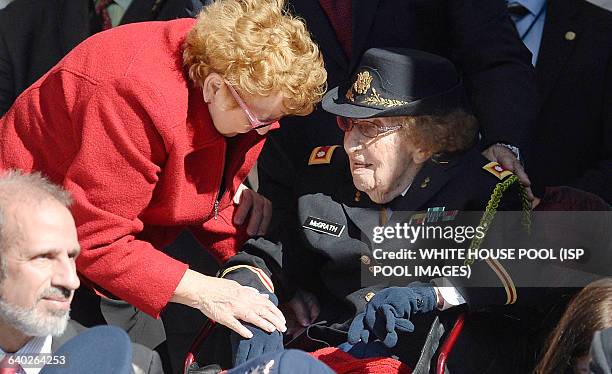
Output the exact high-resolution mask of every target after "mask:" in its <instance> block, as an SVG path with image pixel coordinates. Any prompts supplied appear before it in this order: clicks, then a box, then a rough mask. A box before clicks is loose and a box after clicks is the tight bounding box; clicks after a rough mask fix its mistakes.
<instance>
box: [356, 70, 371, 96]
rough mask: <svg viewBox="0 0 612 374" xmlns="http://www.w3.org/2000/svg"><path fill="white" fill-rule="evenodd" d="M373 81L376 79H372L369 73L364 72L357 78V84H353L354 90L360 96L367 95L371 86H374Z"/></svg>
mask: <svg viewBox="0 0 612 374" xmlns="http://www.w3.org/2000/svg"><path fill="white" fill-rule="evenodd" d="M372 79H374V78H372V76H371V75H370V73H369V72H367V71H362V72H361V73H359V74H357V77H356V78H355V83H353V89H354V90H355V92H357V93H358V94H360V95H365V93H366V92H368V89H369V88H370V84H372Z"/></svg>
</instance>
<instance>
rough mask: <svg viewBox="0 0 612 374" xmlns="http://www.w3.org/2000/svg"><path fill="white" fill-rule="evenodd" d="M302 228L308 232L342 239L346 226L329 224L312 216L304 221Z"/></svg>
mask: <svg viewBox="0 0 612 374" xmlns="http://www.w3.org/2000/svg"><path fill="white" fill-rule="evenodd" d="M302 227H303V228H305V229H308V230H312V231H316V232H320V233H322V234H327V235H331V236H335V237H340V235H341V234H342V231H344V225H340V224H338V223H333V222H329V221H326V220H324V219H321V218H316V217H311V216H309V217H308V218H306V221H304V224H303V225H302Z"/></svg>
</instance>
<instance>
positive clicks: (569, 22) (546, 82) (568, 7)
mask: <svg viewBox="0 0 612 374" xmlns="http://www.w3.org/2000/svg"><path fill="white" fill-rule="evenodd" d="M584 21H585V20H582V19H581V17H580V12H579V8H578V6H577V2H575V1H571V0H550V1H548V4H547V9H546V23H545V25H544V31H543V33H542V43H541V47H540V53H539V57H538V61H537V63H536V75H537V80H538V87H539V91H540V101H541V104H542V103H544V102H545V100H546V99H547V97H548V95H549V94H550V92H551V90H552V88H553V87H554V84H555V82H556V80H557V77H558V76H559V73H560V72H561V70H562V69H563V67H564V66H565V63H566V61H567V59H568V57H569V56H570V54H571V53H572V50H573V49H574V46H575V45H576V40H567V38H566V34H567V33H568V32H573V33H574V34H575V35H577V38H580V32H581V31H582V29H583V27H584Z"/></svg>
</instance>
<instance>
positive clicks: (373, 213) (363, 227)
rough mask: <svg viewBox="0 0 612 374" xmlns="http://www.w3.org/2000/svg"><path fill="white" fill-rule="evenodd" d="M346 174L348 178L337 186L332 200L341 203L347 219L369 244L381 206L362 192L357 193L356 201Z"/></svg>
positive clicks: (351, 182)
mask: <svg viewBox="0 0 612 374" xmlns="http://www.w3.org/2000/svg"><path fill="white" fill-rule="evenodd" d="M348 174H349V178H348V179H346V180H345V181H344V183H342V184H341V185H340V186H339V188H338V190H337V193H336V196H335V197H334V200H336V201H341V202H342V208H343V209H344V212H345V213H346V215H347V217H348V218H349V219H350V220H351V221H352V222H353V223H354V224H355V226H357V228H358V229H359V231H361V232H362V233H363V234H364V235H365V236H366V237H367V238H368V240H369V241H370V243H371V242H372V234H373V229H374V226H379V225H380V222H379V219H380V209H381V206H380V205H378V204H376V203H374V202H373V201H372V200H370V198H369V197H368V195H366V194H365V193H363V192H360V193H359V199H358V201H356V198H355V195H356V193H357V189H356V188H355V186H354V185H353V180H352V178H350V171H349V172H348Z"/></svg>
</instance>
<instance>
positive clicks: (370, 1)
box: [350, 0, 379, 72]
mask: <svg viewBox="0 0 612 374" xmlns="http://www.w3.org/2000/svg"><path fill="white" fill-rule="evenodd" d="M378 3H379V0H353V47H352V49H353V51H352V54H351V63H350V71H351V72H352V71H353V69H355V67H356V66H357V63H358V62H359V59H360V58H361V55H362V54H363V52H365V48H366V44H367V42H368V35H369V34H370V29H371V28H372V23H373V22H374V17H375V15H376V8H377V7H378Z"/></svg>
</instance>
